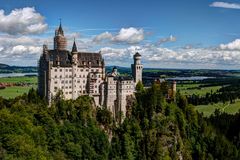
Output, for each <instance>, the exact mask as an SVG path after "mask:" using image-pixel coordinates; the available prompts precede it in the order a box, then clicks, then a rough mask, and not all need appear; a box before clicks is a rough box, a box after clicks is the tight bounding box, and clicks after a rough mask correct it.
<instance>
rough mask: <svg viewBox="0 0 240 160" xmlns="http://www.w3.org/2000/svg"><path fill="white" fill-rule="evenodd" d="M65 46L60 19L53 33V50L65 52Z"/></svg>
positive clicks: (65, 40)
mask: <svg viewBox="0 0 240 160" xmlns="http://www.w3.org/2000/svg"><path fill="white" fill-rule="evenodd" d="M66 46H67V39H66V38H65V37H64V32H63V29H62V22H61V19H60V24H59V27H58V28H57V29H56V31H55V37H54V49H57V50H66Z"/></svg>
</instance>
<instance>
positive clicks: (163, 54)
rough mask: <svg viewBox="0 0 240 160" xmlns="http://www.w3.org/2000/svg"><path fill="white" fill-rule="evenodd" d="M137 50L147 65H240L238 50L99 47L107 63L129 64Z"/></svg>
mask: <svg viewBox="0 0 240 160" xmlns="http://www.w3.org/2000/svg"><path fill="white" fill-rule="evenodd" d="M136 51H138V52H139V53H140V54H141V55H142V61H143V63H144V64H146V65H147V66H148V67H163V68H166V67H168V68H218V69H219V68H224V69H226V67H227V68H237V67H240V64H239V62H240V51H238V50H234V51H232V50H231V51H230V50H220V49H218V48H178V49H176V50H172V49H169V48H164V47H158V46H154V45H144V46H130V47H128V48H111V47H105V48H102V49H101V53H102V54H103V56H104V58H105V60H106V61H107V62H106V63H107V64H110V65H114V64H116V63H117V65H125V66H129V64H131V63H132V56H133V54H134V53H136Z"/></svg>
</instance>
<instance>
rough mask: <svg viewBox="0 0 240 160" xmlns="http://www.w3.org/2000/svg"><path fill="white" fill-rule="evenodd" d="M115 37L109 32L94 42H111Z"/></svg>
mask: <svg viewBox="0 0 240 160" xmlns="http://www.w3.org/2000/svg"><path fill="white" fill-rule="evenodd" d="M112 37H113V35H112V34H111V33H109V32H104V33H101V34H99V35H97V36H95V37H94V38H93V41H94V42H102V41H105V40H111V39H112Z"/></svg>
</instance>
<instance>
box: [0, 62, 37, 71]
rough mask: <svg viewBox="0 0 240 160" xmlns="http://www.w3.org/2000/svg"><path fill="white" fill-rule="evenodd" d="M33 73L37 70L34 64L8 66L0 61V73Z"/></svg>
mask: <svg viewBox="0 0 240 160" xmlns="http://www.w3.org/2000/svg"><path fill="white" fill-rule="evenodd" d="M32 72H33V73H34V72H37V67H34V66H9V65H7V64H2V63H0V73H32Z"/></svg>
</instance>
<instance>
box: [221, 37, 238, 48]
mask: <svg viewBox="0 0 240 160" xmlns="http://www.w3.org/2000/svg"><path fill="white" fill-rule="evenodd" d="M219 47H220V49H223V50H240V39H236V40H234V41H232V42H230V43H227V44H220V46H219Z"/></svg>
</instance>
